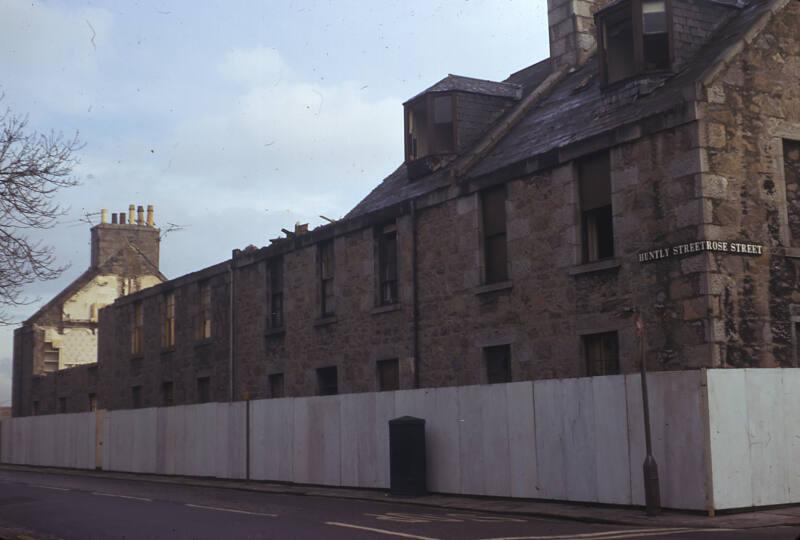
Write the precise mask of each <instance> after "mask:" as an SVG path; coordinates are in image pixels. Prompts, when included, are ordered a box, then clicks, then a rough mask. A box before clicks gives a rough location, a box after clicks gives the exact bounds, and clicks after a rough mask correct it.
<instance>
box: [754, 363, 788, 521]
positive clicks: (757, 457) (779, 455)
mask: <svg viewBox="0 0 800 540" xmlns="http://www.w3.org/2000/svg"><path fill="white" fill-rule="evenodd" d="M745 380H746V381H747V427H748V432H749V434H750V464H751V467H752V486H753V504H755V505H756V506H762V505H770V504H783V503H784V502H786V501H787V500H788V498H789V483H788V478H787V477H786V474H785V466H786V465H785V464H786V459H787V453H786V445H785V437H784V435H785V434H784V429H785V421H784V410H783V404H782V403H781V394H782V393H781V392H780V391H779V388H780V384H781V375H780V370H767V369H747V370H745Z"/></svg>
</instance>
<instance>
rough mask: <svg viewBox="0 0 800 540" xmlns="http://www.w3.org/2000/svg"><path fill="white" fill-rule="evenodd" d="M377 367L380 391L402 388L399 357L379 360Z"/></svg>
mask: <svg viewBox="0 0 800 540" xmlns="http://www.w3.org/2000/svg"><path fill="white" fill-rule="evenodd" d="M377 368H378V390H379V391H381V392H385V391H393V390H399V389H400V363H399V362H398V360H397V358H392V359H390V360H379V361H378V364H377Z"/></svg>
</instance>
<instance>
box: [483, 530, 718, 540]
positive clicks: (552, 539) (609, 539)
mask: <svg viewBox="0 0 800 540" xmlns="http://www.w3.org/2000/svg"><path fill="white" fill-rule="evenodd" d="M732 530H734V529H689V528H683V529H627V530H619V531H603V532H596V533H583V534H559V535H555V536H504V537H499V538H485V539H484V540H618V539H624V538H646V537H648V536H667V535H673V534H686V533H690V532H691V533H701V532H730V531H732Z"/></svg>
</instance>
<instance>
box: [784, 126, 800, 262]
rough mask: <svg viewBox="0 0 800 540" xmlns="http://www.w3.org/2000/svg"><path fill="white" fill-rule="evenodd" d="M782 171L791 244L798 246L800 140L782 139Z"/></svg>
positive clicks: (799, 225) (799, 239)
mask: <svg viewBox="0 0 800 540" xmlns="http://www.w3.org/2000/svg"><path fill="white" fill-rule="evenodd" d="M783 171H784V175H783V176H784V179H785V182H786V203H787V206H788V208H787V210H788V214H789V235H790V237H791V245H792V246H795V247H800V141H792V140H788V139H784V141H783Z"/></svg>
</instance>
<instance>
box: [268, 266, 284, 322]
mask: <svg viewBox="0 0 800 540" xmlns="http://www.w3.org/2000/svg"><path fill="white" fill-rule="evenodd" d="M269 295H270V296H269V305H270V316H269V325H270V328H283V258H282V257H279V258H277V259H273V260H272V261H271V262H270V265H269Z"/></svg>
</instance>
